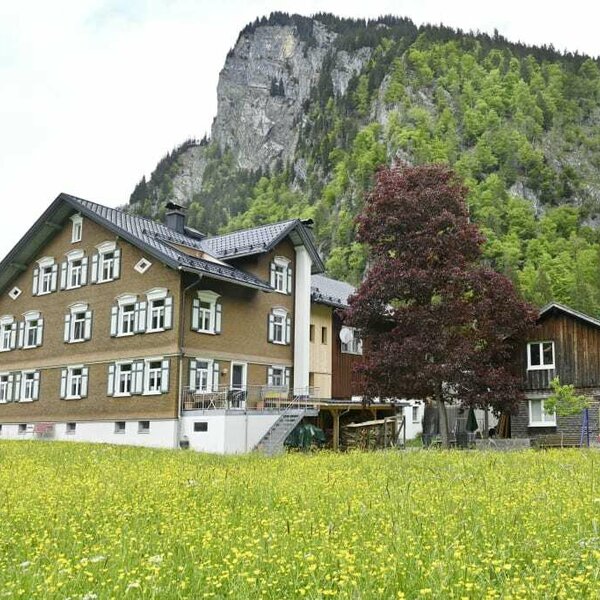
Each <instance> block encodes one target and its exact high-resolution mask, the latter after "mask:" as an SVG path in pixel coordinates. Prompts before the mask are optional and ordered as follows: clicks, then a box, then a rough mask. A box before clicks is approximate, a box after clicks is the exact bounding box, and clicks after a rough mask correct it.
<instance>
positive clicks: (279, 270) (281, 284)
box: [270, 256, 292, 294]
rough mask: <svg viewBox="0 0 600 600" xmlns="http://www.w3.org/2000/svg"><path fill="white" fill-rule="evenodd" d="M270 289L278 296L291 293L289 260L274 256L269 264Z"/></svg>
mask: <svg viewBox="0 0 600 600" xmlns="http://www.w3.org/2000/svg"><path fill="white" fill-rule="evenodd" d="M270 283H271V287H272V288H274V289H275V291H276V292H279V293H280V294H291V293H292V268H291V266H290V260H289V259H287V258H285V257H283V256H276V257H275V258H274V259H273V262H272V263H271V279H270Z"/></svg>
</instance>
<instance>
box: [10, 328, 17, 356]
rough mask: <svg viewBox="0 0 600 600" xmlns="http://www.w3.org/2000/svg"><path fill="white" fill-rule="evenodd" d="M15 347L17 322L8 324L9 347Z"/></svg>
mask: <svg viewBox="0 0 600 600" xmlns="http://www.w3.org/2000/svg"><path fill="white" fill-rule="evenodd" d="M16 347H17V324H16V323H13V324H12V325H11V326H10V349H11V350H14V349H15V348H16Z"/></svg>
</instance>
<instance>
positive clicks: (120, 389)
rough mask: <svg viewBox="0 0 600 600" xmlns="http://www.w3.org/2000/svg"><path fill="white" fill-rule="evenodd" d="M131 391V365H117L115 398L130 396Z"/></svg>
mask: <svg viewBox="0 0 600 600" xmlns="http://www.w3.org/2000/svg"><path fill="white" fill-rule="evenodd" d="M132 391H133V365H132V363H117V390H116V392H115V396H131V393H132Z"/></svg>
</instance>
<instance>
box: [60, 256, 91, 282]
mask: <svg viewBox="0 0 600 600" xmlns="http://www.w3.org/2000/svg"><path fill="white" fill-rule="evenodd" d="M66 257H67V261H66V264H65V263H63V268H64V269H65V270H66V271H65V273H64V275H61V280H62V281H61V289H62V288H64V289H65V290H75V289H77V288H80V287H82V286H84V285H86V284H87V279H88V278H87V268H88V260H87V258H86V257H85V254H84V252H83V250H71V251H70V252H67V254H66ZM76 262H79V263H80V264H79V265H77V266H75V263H76ZM75 269H77V271H75ZM76 272H77V273H78V274H79V277H78V279H77V281H76V282H75V283H73V275H74V273H76Z"/></svg>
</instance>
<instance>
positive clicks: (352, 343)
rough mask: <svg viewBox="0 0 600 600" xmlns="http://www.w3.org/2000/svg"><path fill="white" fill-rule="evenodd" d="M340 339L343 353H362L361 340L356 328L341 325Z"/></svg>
mask: <svg viewBox="0 0 600 600" xmlns="http://www.w3.org/2000/svg"><path fill="white" fill-rule="evenodd" d="M340 339H341V340H342V352H343V353H344V354H362V340H361V339H360V334H359V332H358V330H357V329H355V328H354V327H342V330H341V331H340ZM344 340H347V341H344Z"/></svg>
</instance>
